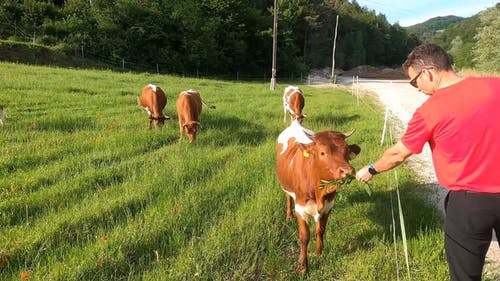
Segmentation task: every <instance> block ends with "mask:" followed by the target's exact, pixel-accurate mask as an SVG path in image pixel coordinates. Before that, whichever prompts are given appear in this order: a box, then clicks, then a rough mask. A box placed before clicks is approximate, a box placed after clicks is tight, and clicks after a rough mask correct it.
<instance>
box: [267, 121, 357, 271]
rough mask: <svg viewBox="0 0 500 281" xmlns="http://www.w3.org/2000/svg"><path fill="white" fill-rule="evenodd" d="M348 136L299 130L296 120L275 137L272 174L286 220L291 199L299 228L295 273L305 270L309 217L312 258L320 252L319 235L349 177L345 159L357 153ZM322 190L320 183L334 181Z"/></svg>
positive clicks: (321, 239) (322, 231) (347, 162)
mask: <svg viewBox="0 0 500 281" xmlns="http://www.w3.org/2000/svg"><path fill="white" fill-rule="evenodd" d="M353 132H354V131H352V132H350V133H346V134H344V133H340V132H336V131H322V132H319V133H314V132H312V131H310V130H308V129H305V128H303V127H302V126H301V125H300V123H299V121H298V120H294V121H292V124H291V125H290V126H289V127H288V128H286V129H285V130H284V131H283V132H281V134H280V135H279V137H278V141H277V146H276V158H277V162H276V174H277V177H278V180H279V182H280V184H281V187H282V189H283V190H284V191H285V194H286V200H287V210H286V219H287V221H289V220H291V218H292V211H291V205H292V203H293V201H292V199H293V200H294V201H295V215H296V217H297V222H298V225H299V238H300V256H299V263H298V269H297V270H298V271H299V272H302V273H304V272H306V271H307V264H308V260H307V245H308V244H309V239H310V232H309V218H310V217H313V219H314V222H315V227H316V255H317V256H319V255H320V254H321V252H322V251H323V235H324V232H325V227H326V223H327V220H328V217H329V215H330V212H331V210H332V208H333V205H334V199H335V195H336V192H337V189H338V188H340V187H341V185H342V183H341V182H342V179H345V177H346V176H349V177H352V176H353V175H354V173H355V171H354V168H353V167H352V166H351V165H350V164H349V160H351V159H352V158H354V157H355V156H356V155H358V154H359V153H360V152H361V148H360V147H359V146H358V145H356V144H351V145H349V144H347V142H346V138H347V137H349V136H350V135H351V134H352V133H353ZM337 180H338V184H337V183H336V184H333V185H332V186H328V187H324V188H322V187H321V186H320V185H321V183H322V181H329V182H337Z"/></svg>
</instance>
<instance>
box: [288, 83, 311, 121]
mask: <svg viewBox="0 0 500 281" xmlns="http://www.w3.org/2000/svg"><path fill="white" fill-rule="evenodd" d="M304 105H305V102H304V94H303V93H302V90H301V89H300V88H299V87H295V86H291V85H290V86H288V87H286V88H285V91H284V92H283V122H285V121H286V114H287V112H288V113H290V118H291V120H292V121H293V120H297V121H299V123H302V119H303V118H305V117H307V115H303V114H302V109H304Z"/></svg>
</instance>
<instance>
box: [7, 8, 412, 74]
mask: <svg viewBox="0 0 500 281" xmlns="http://www.w3.org/2000/svg"><path fill="white" fill-rule="evenodd" d="M273 4H274V3H273V0H185V1H179V0H52V1H49V0H45V1H37V0H4V1H2V4H1V5H0V39H3V40H13V41H24V42H33V43H38V44H42V45H45V46H50V47H51V48H53V49H56V50H59V51H62V52H65V53H67V54H71V55H75V56H80V57H85V58H91V59H96V60H100V61H107V62H109V63H127V64H130V65H135V66H136V67H137V68H143V69H144V70H149V68H153V66H155V65H156V67H158V66H159V67H160V68H161V69H162V70H163V71H166V72H169V73H186V74H189V73H198V72H199V73H204V74H208V75H210V74H225V73H236V72H238V73H240V74H241V75H242V76H244V75H262V73H266V72H267V73H270V69H271V61H272V33H273V13H274V8H273ZM337 15H339V24H338V35H337V41H336V42H337V44H336V52H335V53H336V55H335V66H336V68H341V69H349V68H352V67H354V66H358V65H363V64H369V65H374V66H377V65H386V66H399V65H400V64H401V63H402V62H403V61H404V59H405V57H406V55H407V54H408V52H409V51H410V50H411V49H412V48H413V47H415V46H416V45H418V44H419V40H418V38H417V37H416V36H415V35H414V34H410V33H409V32H408V31H406V30H405V29H403V28H402V27H401V26H399V25H398V24H395V25H391V24H389V23H388V22H387V20H386V18H385V16H384V15H382V14H376V12H375V11H372V10H369V9H367V8H366V7H361V6H360V5H359V4H358V3H357V2H356V1H355V0H354V1H352V2H350V1H347V0H286V1H285V0H280V1H278V29H277V42H278V44H277V46H278V48H277V73H278V76H280V75H281V76H284V75H290V74H291V73H296V74H298V73H305V72H307V71H308V70H309V69H311V68H322V67H325V66H331V63H332V48H333V41H334V40H333V38H334V32H335V20H336V16H337Z"/></svg>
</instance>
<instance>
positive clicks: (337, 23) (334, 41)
mask: <svg viewBox="0 0 500 281" xmlns="http://www.w3.org/2000/svg"><path fill="white" fill-rule="evenodd" d="M338 26H339V15H337V22H336V23H335V36H334V37H333V54H332V76H331V77H330V81H333V84H335V83H336V81H335V80H336V79H335V74H334V71H335V44H336V42H337V28H338ZM334 79H335V80H334Z"/></svg>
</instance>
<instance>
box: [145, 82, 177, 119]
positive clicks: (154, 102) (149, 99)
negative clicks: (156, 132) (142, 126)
mask: <svg viewBox="0 0 500 281" xmlns="http://www.w3.org/2000/svg"><path fill="white" fill-rule="evenodd" d="M138 103H139V105H140V106H142V107H144V109H146V111H147V112H148V116H149V128H150V129H151V123H152V124H153V125H154V126H155V128H158V127H161V126H163V124H164V123H165V120H168V119H170V117H169V116H164V115H163V109H164V108H165V106H166V105H167V97H166V95H165V93H164V92H163V90H162V89H161V88H160V87H158V86H156V85H153V84H148V85H147V86H146V87H144V88H143V89H142V93H141V96H140V97H139V100H138Z"/></svg>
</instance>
